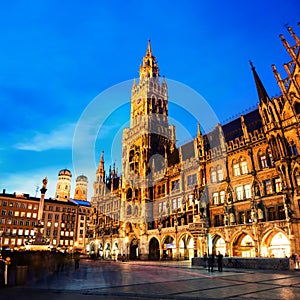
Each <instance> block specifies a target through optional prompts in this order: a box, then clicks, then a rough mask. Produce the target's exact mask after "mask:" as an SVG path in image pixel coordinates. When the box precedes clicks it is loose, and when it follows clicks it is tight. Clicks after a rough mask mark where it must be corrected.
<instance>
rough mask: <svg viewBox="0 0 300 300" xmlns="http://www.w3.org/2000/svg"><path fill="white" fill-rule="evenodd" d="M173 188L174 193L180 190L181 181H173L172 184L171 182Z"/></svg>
mask: <svg viewBox="0 0 300 300" xmlns="http://www.w3.org/2000/svg"><path fill="white" fill-rule="evenodd" d="M171 185H172V186H171V188H172V191H176V190H179V187H180V181H179V179H177V180H173V181H172V182H171Z"/></svg>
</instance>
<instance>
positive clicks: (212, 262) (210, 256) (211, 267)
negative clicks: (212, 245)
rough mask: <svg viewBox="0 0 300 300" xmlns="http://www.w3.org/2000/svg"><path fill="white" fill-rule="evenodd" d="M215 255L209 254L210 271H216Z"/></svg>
mask: <svg viewBox="0 0 300 300" xmlns="http://www.w3.org/2000/svg"><path fill="white" fill-rule="evenodd" d="M214 264H215V255H214V254H213V253H212V254H210V255H209V256H208V272H213V271H214Z"/></svg>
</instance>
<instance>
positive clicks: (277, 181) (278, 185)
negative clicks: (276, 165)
mask: <svg viewBox="0 0 300 300" xmlns="http://www.w3.org/2000/svg"><path fill="white" fill-rule="evenodd" d="M274 184H275V192H276V193H279V192H281V190H282V183H281V178H279V177H278V178H275V179H274Z"/></svg>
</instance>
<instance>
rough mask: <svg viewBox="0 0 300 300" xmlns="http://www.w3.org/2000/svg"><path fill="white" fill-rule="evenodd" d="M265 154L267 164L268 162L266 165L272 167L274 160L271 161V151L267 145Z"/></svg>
mask: <svg viewBox="0 0 300 300" xmlns="http://www.w3.org/2000/svg"><path fill="white" fill-rule="evenodd" d="M266 156H267V164H268V166H269V167H272V166H273V165H274V162H273V156H272V151H271V149H270V148H269V147H268V148H267V150H266Z"/></svg>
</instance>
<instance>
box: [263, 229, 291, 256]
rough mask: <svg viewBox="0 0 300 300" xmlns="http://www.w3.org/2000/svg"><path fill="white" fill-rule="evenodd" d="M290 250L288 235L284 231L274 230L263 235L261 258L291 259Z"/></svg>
mask: <svg viewBox="0 0 300 300" xmlns="http://www.w3.org/2000/svg"><path fill="white" fill-rule="evenodd" d="M290 250H291V248H290V241H289V238H288V235H287V234H286V233H285V232H284V231H283V230H281V229H279V228H276V229H274V228H272V229H269V230H267V231H266V232H265V233H264V234H263V235H262V240H261V251H260V252H261V253H260V254H261V256H264V257H290V254H291V253H290Z"/></svg>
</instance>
